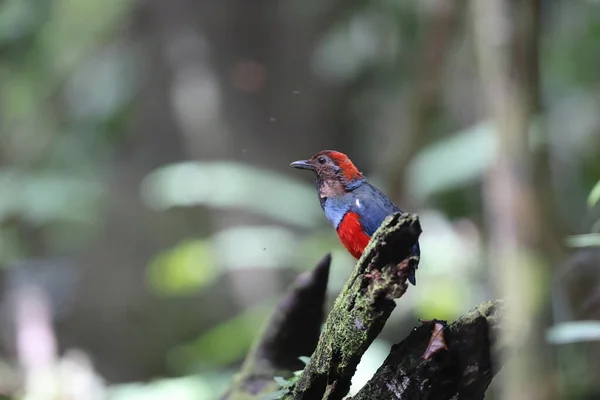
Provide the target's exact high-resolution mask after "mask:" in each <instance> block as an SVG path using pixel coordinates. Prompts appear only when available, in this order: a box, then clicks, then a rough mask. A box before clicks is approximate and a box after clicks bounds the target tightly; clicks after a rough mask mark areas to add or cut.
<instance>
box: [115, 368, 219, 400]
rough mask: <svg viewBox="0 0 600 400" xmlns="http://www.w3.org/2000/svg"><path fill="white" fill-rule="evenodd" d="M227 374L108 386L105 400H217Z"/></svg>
mask: <svg viewBox="0 0 600 400" xmlns="http://www.w3.org/2000/svg"><path fill="white" fill-rule="evenodd" d="M229 379H230V376H228V375H227V374H218V375H217V374H200V375H195V376H189V377H182V378H170V379H161V380H157V381H155V382H151V383H127V384H118V385H113V386H111V387H109V392H108V399H107V400H166V399H168V400H199V399H201V400H217V399H218V398H219V396H220V395H221V394H222V393H223V391H224V390H225V389H226V387H227V385H228V381H229Z"/></svg>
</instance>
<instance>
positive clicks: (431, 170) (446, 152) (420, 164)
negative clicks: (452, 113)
mask: <svg viewBox="0 0 600 400" xmlns="http://www.w3.org/2000/svg"><path fill="white" fill-rule="evenodd" d="M528 135H529V136H528V140H529V146H530V147H531V148H532V149H538V148H539V147H540V146H542V145H543V144H544V143H546V141H547V137H546V135H545V132H544V131H543V130H541V129H540V123H539V121H538V120H533V122H532V124H531V127H530V130H529V134H528ZM497 145H498V141H497V138H496V135H495V133H494V126H493V125H492V124H491V123H490V122H489V121H483V122H480V123H478V124H476V125H473V126H471V127H469V128H467V129H465V130H463V131H461V132H458V133H455V134H453V135H451V136H449V137H447V138H444V139H441V140H439V141H436V142H434V143H433V144H431V145H429V146H428V147H426V148H425V149H424V150H423V151H421V152H420V153H419V154H418V155H417V157H416V158H415V160H414V161H413V162H412V164H411V166H410V167H409V171H408V179H409V182H410V187H411V188H413V193H414V195H415V196H417V197H418V198H420V199H424V198H427V197H431V196H432V195H434V194H437V193H439V192H443V191H445V190H449V189H453V188H456V187H460V186H465V185H469V184H471V183H473V182H478V181H479V180H480V179H481V178H482V176H483V174H484V173H485V172H486V171H487V170H488V168H489V167H490V166H491V165H492V162H493V161H494V158H495V156H496V147H497Z"/></svg>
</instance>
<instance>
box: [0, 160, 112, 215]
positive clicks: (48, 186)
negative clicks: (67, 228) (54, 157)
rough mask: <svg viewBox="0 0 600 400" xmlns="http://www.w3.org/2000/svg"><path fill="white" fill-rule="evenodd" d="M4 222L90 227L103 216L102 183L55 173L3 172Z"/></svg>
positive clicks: (1, 211) (0, 188)
mask: <svg viewBox="0 0 600 400" xmlns="http://www.w3.org/2000/svg"><path fill="white" fill-rule="evenodd" d="M0 193H2V194H3V195H2V196H0V221H1V220H3V219H5V218H7V217H10V216H14V215H16V216H20V217H22V218H24V219H26V220H28V221H30V222H31V223H33V224H36V225H41V224H44V223H48V222H52V221H66V222H78V223H90V222H94V221H96V218H97V217H98V215H99V211H100V210H99V208H98V204H99V202H100V200H101V198H102V195H103V194H104V187H103V186H102V184H101V183H100V182H94V181H93V180H90V179H84V178H80V177H77V176H65V175H58V174H51V173H45V174H42V173H39V174H26V173H22V172H19V171H17V170H13V169H3V170H0Z"/></svg>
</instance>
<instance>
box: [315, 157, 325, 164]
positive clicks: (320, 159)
mask: <svg viewBox="0 0 600 400" xmlns="http://www.w3.org/2000/svg"><path fill="white" fill-rule="evenodd" d="M317 161H318V162H319V164H325V161H327V160H325V157H319V158H317Z"/></svg>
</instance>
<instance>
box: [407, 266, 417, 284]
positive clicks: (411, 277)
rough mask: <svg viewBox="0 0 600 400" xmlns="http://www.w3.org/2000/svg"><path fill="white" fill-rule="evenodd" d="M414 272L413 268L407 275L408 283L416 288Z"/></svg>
mask: <svg viewBox="0 0 600 400" xmlns="http://www.w3.org/2000/svg"><path fill="white" fill-rule="evenodd" d="M415 272H416V271H415V268H411V269H410V272H409V273H408V281H409V282H410V283H412V285H413V286H417V275H416V273H415Z"/></svg>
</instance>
